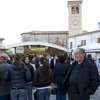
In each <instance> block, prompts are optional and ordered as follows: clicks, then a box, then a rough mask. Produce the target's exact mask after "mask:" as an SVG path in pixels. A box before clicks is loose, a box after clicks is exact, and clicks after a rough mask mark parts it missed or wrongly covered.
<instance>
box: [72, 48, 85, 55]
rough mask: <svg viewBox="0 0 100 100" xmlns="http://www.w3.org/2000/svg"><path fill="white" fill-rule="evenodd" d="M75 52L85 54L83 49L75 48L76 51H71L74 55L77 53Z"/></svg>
mask: <svg viewBox="0 0 100 100" xmlns="http://www.w3.org/2000/svg"><path fill="white" fill-rule="evenodd" d="M77 52H80V53H83V54H85V53H86V52H85V49H83V48H76V49H75V50H74V51H73V53H74V54H75V53H77Z"/></svg>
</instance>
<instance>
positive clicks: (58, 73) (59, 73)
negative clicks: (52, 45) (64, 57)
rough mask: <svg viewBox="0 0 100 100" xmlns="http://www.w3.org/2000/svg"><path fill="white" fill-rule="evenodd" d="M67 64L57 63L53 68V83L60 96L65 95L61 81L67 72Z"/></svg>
mask: <svg viewBox="0 0 100 100" xmlns="http://www.w3.org/2000/svg"><path fill="white" fill-rule="evenodd" d="M69 66H70V65H69V64H68V63H64V62H60V61H58V62H57V63H56V65H55V67H54V82H55V84H56V85H57V90H58V91H59V92H60V93H61V94H65V89H64V88H63V80H64V77H65V75H66V73H67V71H68V67H69Z"/></svg>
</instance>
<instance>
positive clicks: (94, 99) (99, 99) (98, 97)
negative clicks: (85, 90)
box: [91, 86, 100, 100]
mask: <svg viewBox="0 0 100 100" xmlns="http://www.w3.org/2000/svg"><path fill="white" fill-rule="evenodd" d="M91 100H100V86H99V88H98V90H97V91H96V93H95V94H94V95H93V96H91Z"/></svg>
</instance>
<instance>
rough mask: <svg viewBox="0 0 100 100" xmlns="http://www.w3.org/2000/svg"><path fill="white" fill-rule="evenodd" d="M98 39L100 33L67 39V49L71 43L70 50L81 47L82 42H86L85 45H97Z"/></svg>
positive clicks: (95, 32) (90, 33)
mask: <svg viewBox="0 0 100 100" xmlns="http://www.w3.org/2000/svg"><path fill="white" fill-rule="evenodd" d="M98 38H100V31H94V32H89V33H87V34H83V35H77V36H73V37H70V38H69V41H68V47H69V48H70V43H71V42H72V48H76V47H78V46H82V44H81V43H82V40H86V45H88V44H91V45H92V43H97V39H98Z"/></svg>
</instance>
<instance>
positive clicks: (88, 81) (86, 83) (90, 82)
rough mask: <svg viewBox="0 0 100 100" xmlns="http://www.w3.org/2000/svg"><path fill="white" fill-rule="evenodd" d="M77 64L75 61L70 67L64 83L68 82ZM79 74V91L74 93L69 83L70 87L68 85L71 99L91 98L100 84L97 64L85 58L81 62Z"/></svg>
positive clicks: (86, 99) (83, 99) (85, 99)
mask: <svg viewBox="0 0 100 100" xmlns="http://www.w3.org/2000/svg"><path fill="white" fill-rule="evenodd" d="M76 65H77V62H75V63H73V64H72V66H71V67H70V69H69V71H68V73H67V75H66V77H65V80H64V84H68V81H69V79H70V75H71V73H72V71H73V69H74V67H75V66H76ZM77 74H78V76H79V79H78V93H73V92H72V91H73V90H72V88H71V87H70V84H69V87H67V88H69V89H68V94H69V100H89V99H90V95H91V94H94V93H95V91H96V90H97V88H98V85H99V74H98V71H97V68H96V65H95V64H93V63H92V62H89V61H88V60H84V62H83V63H82V64H81V68H80V72H79V73H77ZM74 91H75V90H74ZM76 91H77V90H76Z"/></svg>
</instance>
